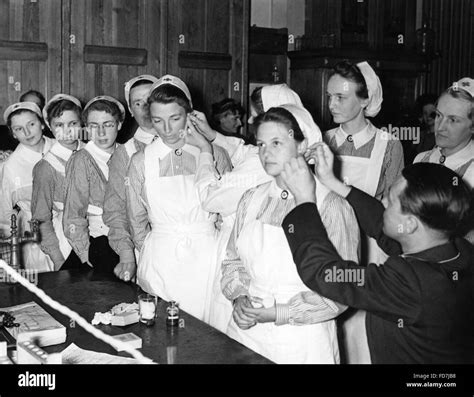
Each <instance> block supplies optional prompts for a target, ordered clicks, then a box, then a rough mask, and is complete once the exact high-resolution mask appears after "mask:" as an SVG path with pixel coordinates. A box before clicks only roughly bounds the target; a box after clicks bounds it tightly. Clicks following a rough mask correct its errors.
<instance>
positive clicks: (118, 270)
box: [114, 262, 137, 281]
mask: <svg viewBox="0 0 474 397" xmlns="http://www.w3.org/2000/svg"><path fill="white" fill-rule="evenodd" d="M136 271H137V265H136V264H135V262H126V263H124V262H120V263H119V264H118V265H117V266H115V269H114V274H115V275H116V276H117V277H118V278H119V279H120V280H123V281H130V280H132V279H133V278H134V277H135V273H136Z"/></svg>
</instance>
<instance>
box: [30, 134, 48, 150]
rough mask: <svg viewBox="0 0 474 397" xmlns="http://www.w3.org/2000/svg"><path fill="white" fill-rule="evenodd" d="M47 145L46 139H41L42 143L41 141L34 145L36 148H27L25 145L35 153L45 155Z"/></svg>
mask: <svg viewBox="0 0 474 397" xmlns="http://www.w3.org/2000/svg"><path fill="white" fill-rule="evenodd" d="M45 144H46V141H45V139H44V137H42V138H41V139H40V141H39V142H38V143H37V144H36V145H34V146H26V145H25V146H26V147H27V148H28V149H30V150H33V151H34V152H36V153H43V150H44V145H45Z"/></svg>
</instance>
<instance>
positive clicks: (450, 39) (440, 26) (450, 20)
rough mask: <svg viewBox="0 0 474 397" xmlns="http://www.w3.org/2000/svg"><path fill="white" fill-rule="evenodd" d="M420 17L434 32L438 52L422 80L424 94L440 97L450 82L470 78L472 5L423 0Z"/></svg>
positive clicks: (473, 69) (473, 70)
mask: <svg viewBox="0 0 474 397" xmlns="http://www.w3.org/2000/svg"><path fill="white" fill-rule="evenodd" d="M423 14H425V15H427V16H428V20H429V22H430V27H431V28H432V29H433V30H434V31H435V34H436V49H438V50H439V51H440V58H437V59H435V60H434V61H433V62H432V66H431V73H428V74H427V76H426V79H425V89H424V91H425V92H432V93H435V94H440V93H441V92H442V91H444V90H445V89H446V88H448V87H449V86H450V85H451V84H452V83H453V82H454V81H456V80H459V79H460V78H462V77H466V76H470V77H473V76H474V1H471V0H424V1H423Z"/></svg>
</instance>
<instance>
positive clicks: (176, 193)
mask: <svg viewBox="0 0 474 397" xmlns="http://www.w3.org/2000/svg"><path fill="white" fill-rule="evenodd" d="M148 103H149V105H150V115H151V119H152V122H153V126H154V128H155V129H156V131H157V133H158V135H159V136H160V138H161V139H159V140H156V141H155V142H153V143H151V144H150V145H148V146H147V147H146V148H145V149H144V151H141V152H137V153H135V154H134V155H133V157H132V160H131V163H130V168H129V171H128V182H129V186H127V187H128V189H127V216H128V218H129V222H130V229H131V234H132V238H133V242H134V244H135V247H136V248H137V249H138V250H139V262H138V268H137V282H138V284H139V285H140V287H141V288H143V290H145V291H147V292H148V293H151V294H154V295H157V296H159V297H161V298H162V299H165V300H168V301H169V300H174V301H177V302H178V303H179V306H180V307H181V308H182V309H183V310H185V311H186V312H188V313H189V314H191V315H193V316H194V317H196V318H198V319H200V320H203V318H204V311H205V306H206V296H207V291H208V289H209V288H210V286H209V280H210V279H211V274H210V273H211V271H212V269H214V263H213V262H214V261H215V256H216V250H217V231H216V226H215V222H216V220H217V216H216V214H211V213H209V212H207V211H204V210H203V209H202V208H201V202H200V200H199V195H198V192H197V189H196V186H195V176H196V175H195V174H196V169H197V163H198V157H199V149H197V148H196V147H194V146H191V145H189V144H186V142H185V136H186V133H185V129H186V125H187V120H188V114H189V113H190V112H191V111H192V102H191V95H190V93H189V90H188V88H187V87H186V85H185V84H184V82H183V81H182V80H180V79H179V78H177V77H175V76H170V75H166V76H163V77H162V78H161V79H160V80H159V81H158V82H157V83H155V84H154V85H153V86H152V87H151V89H150V96H149V98H148ZM213 149H214V158H215V160H216V170H217V172H219V173H220V174H223V173H224V172H226V171H228V170H230V169H231V163H230V159H229V158H228V155H227V153H226V152H225V151H224V150H223V149H222V148H219V147H217V146H215V147H214V148H213ZM150 229H151V230H150Z"/></svg>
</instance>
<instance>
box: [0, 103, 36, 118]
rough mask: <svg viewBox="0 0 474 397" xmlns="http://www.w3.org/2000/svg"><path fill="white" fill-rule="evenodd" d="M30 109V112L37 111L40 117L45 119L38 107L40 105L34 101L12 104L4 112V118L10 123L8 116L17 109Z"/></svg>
mask: <svg viewBox="0 0 474 397" xmlns="http://www.w3.org/2000/svg"><path fill="white" fill-rule="evenodd" d="M20 109H23V110H29V111H30V112H33V113H36V114H37V115H38V117H39V118H40V119H41V120H43V115H42V114H41V110H40V108H39V107H38V105H37V104H36V103H34V102H17V103H14V104H13V105H10V106H8V107H7V109H6V110H5V112H4V113H3V119H4V120H5V123H8V117H9V116H10V115H11V114H12V113H13V112H16V111H17V110H20Z"/></svg>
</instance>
